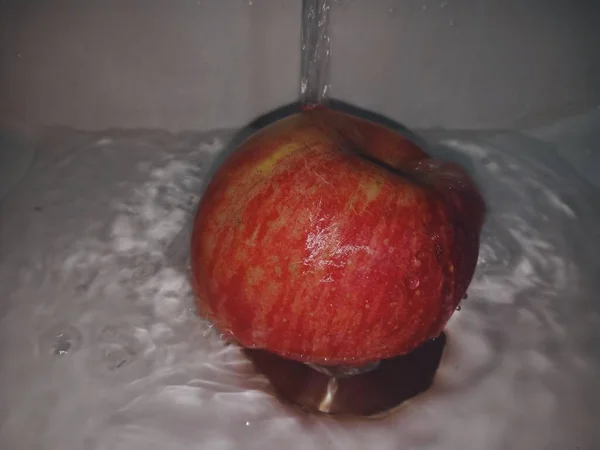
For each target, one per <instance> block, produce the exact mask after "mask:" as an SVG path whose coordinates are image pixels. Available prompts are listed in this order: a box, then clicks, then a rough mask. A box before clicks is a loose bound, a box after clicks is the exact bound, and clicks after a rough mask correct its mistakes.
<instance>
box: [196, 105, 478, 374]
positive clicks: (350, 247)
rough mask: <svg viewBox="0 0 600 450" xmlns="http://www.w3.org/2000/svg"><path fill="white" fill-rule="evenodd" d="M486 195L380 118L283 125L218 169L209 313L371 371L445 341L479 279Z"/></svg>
mask: <svg viewBox="0 0 600 450" xmlns="http://www.w3.org/2000/svg"><path fill="white" fill-rule="evenodd" d="M484 209H485V208H484V203H483V201H482V199H481V196H480V195H479V193H478V191H477V189H476V187H475V186H474V184H473V183H472V182H471V180H470V179H469V178H468V177H467V175H466V174H465V173H464V172H463V171H462V170H461V169H460V168H459V167H457V166H455V165H452V164H448V163H442V162H440V161H436V160H433V159H431V158H430V157H429V156H428V155H427V154H426V153H425V152H423V151H422V150H421V149H419V148H418V147H417V146H416V145H414V144H413V143H411V142H410V141H408V140H407V139H405V138H404V137H402V136H401V135H399V134H397V133H396V132H394V131H392V130H390V129H388V128H385V127H383V126H381V125H378V124H375V123H373V122H369V121H366V120H364V119H360V118H357V117H354V116H350V115H347V114H345V113H341V112H337V111H333V110H330V109H327V108H317V109H313V110H307V111H304V112H301V113H298V114H296V115H293V116H290V117H288V118H286V119H283V120H281V121H278V122H276V123H274V124H272V125H270V126H268V127H266V128H264V129H262V130H260V131H259V132H257V133H256V134H255V135H253V136H252V137H250V138H249V139H248V140H247V141H245V142H244V143H243V144H242V145H241V146H240V148H239V149H237V151H236V152H235V153H234V154H233V155H231V156H230V157H229V158H228V159H227V160H226V161H225V163H224V164H223V165H222V166H221V167H220V168H219V170H218V171H217V173H216V174H215V176H214V178H213V179H212V181H211V183H210V184H209V186H208V187H207V190H206V192H205V193H204V196H203V198H202V200H201V202H200V205H199V207H198V211H197V215H196V218H195V222H194V230H193V237H192V247H191V263H192V277H193V285H194V289H195V292H196V295H197V303H198V307H199V309H200V312H201V314H203V315H205V316H207V317H208V318H209V319H210V320H211V321H213V322H214V323H215V325H216V326H217V327H218V328H219V329H220V330H221V331H223V332H226V333H230V334H231V335H232V336H233V337H234V338H235V339H236V340H237V341H238V342H239V343H240V344H241V345H242V346H245V347H250V348H262V349H265V350H268V351H270V352H273V353H275V354H278V355H281V356H284V357H287V358H290V359H295V360H298V361H302V362H308V363H315V364H324V365H335V364H351V365H352V364H356V365H358V364H364V363H367V362H370V361H375V360H379V359H383V358H389V357H392V356H396V355H400V354H404V353H407V352H410V351H411V350H414V349H415V348H416V347H418V346H419V345H420V344H422V343H423V342H425V341H426V340H428V339H430V338H433V337H436V336H438V335H439V334H440V332H441V331H442V329H443V328H444V326H445V324H446V322H447V321H448V319H449V318H450V316H451V315H452V313H453V312H454V310H455V308H456V307H457V305H458V304H459V302H460V300H461V298H462V297H463V295H464V294H465V292H466V290H467V287H468V285H469V283H470V281H471V278H472V276H473V272H474V270H475V265H476V261H477V255H478V248H479V234H480V231H481V226H482V222H483V218H484Z"/></svg>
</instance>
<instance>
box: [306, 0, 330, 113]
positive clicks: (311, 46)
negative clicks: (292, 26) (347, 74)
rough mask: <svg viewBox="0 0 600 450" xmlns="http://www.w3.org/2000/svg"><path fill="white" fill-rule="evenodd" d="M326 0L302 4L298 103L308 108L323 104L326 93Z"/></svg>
mask: <svg viewBox="0 0 600 450" xmlns="http://www.w3.org/2000/svg"><path fill="white" fill-rule="evenodd" d="M330 9H331V4H330V0H303V1H302V34H301V38H300V39H301V42H302V53H301V74H300V103H301V104H302V106H303V107H304V108H311V107H314V106H317V105H320V104H323V103H325V102H326V99H327V94H328V91H329V56H330V50H329V44H330V39H329V10H330Z"/></svg>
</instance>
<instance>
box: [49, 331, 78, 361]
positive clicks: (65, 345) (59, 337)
mask: <svg viewBox="0 0 600 450" xmlns="http://www.w3.org/2000/svg"><path fill="white" fill-rule="evenodd" d="M80 344H81V333H80V331H79V330H78V329H77V328H75V327H73V326H71V325H59V326H56V327H53V328H51V329H49V330H47V331H46V332H44V333H43V334H42V335H41V336H40V341H39V349H40V353H45V354H51V355H56V356H62V355H66V354H67V353H72V352H74V351H75V350H77V349H78V348H79V346H80Z"/></svg>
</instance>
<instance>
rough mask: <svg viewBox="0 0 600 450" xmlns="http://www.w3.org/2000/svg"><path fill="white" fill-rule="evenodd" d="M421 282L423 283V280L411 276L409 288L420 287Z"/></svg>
mask: <svg viewBox="0 0 600 450" xmlns="http://www.w3.org/2000/svg"><path fill="white" fill-rule="evenodd" d="M419 284H421V281H420V280H419V279H418V278H417V277H410V278H409V279H408V288H409V289H416V288H418V287H419Z"/></svg>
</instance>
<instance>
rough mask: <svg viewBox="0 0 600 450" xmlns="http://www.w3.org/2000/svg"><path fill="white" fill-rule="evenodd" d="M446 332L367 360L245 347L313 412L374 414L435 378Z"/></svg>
mask: <svg viewBox="0 0 600 450" xmlns="http://www.w3.org/2000/svg"><path fill="white" fill-rule="evenodd" d="M446 341H447V338H446V335H445V333H442V334H441V335H440V336H439V337H437V338H435V339H431V340H429V341H427V342H426V343H425V344H423V345H421V346H420V347H418V348H417V349H415V350H413V351H412V352H411V353H409V354H406V355H402V356H397V357H395V358H390V359H384V360H381V361H378V362H376V363H372V364H369V365H367V366H361V367H352V366H326V367H325V366H315V365H310V364H304V363H301V362H299V361H294V360H290V359H286V358H283V357H281V356H278V355H275V354H273V353H270V352H267V351H265V350H258V349H244V353H245V354H246V355H247V356H248V357H249V358H250V360H251V361H252V363H253V364H254V367H255V368H256V370H258V371H259V372H260V373H262V374H263V375H264V376H266V377H267V378H268V379H269V381H270V382H271V385H272V387H273V389H274V391H275V393H276V394H277V396H278V397H279V398H280V399H282V400H284V401H286V402H289V403H292V404H294V405H297V406H300V407H301V408H302V409H304V410H306V411H310V412H320V413H327V414H338V415H349V416H360V417H369V416H377V415H383V414H385V413H388V412H390V411H391V410H393V409H395V408H397V407H398V406H400V405H401V404H402V403H404V402H405V401H406V400H408V399H410V398H413V397H414V396H416V395H418V394H420V393H422V392H424V391H425V390H427V389H428V388H429V387H430V386H431V385H432V384H433V380H434V377H435V373H436V371H437V369H438V367H439V365H440V361H441V359H442V353H443V351H444V347H445V346H446Z"/></svg>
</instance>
